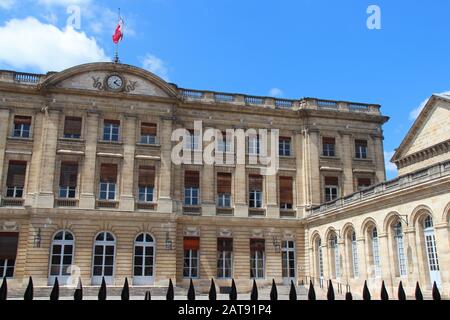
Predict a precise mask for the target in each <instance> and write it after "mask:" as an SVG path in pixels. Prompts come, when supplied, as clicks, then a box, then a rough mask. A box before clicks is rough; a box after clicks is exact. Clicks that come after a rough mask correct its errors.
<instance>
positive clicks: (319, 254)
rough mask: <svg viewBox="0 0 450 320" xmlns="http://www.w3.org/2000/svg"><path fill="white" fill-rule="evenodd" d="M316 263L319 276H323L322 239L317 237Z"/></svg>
mask: <svg viewBox="0 0 450 320" xmlns="http://www.w3.org/2000/svg"><path fill="white" fill-rule="evenodd" d="M316 246H317V265H318V269H319V277H320V278H323V254H322V240H321V239H320V238H318V239H317V244H316Z"/></svg>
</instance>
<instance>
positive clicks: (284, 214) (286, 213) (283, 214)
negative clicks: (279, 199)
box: [280, 209, 296, 218]
mask: <svg viewBox="0 0 450 320" xmlns="http://www.w3.org/2000/svg"><path fill="white" fill-rule="evenodd" d="M295 217H296V212H295V210H294V209H280V218H295Z"/></svg>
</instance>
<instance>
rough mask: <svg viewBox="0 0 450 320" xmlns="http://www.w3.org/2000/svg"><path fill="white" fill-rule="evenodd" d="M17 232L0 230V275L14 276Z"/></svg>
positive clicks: (3, 276)
mask: <svg viewBox="0 0 450 320" xmlns="http://www.w3.org/2000/svg"><path fill="white" fill-rule="evenodd" d="M18 239H19V233H17V232H0V277H1V278H2V279H3V278H5V277H6V278H12V277H14V268H15V264H16V254H17V246H18Z"/></svg>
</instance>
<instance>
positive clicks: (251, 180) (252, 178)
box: [248, 174, 263, 191]
mask: <svg viewBox="0 0 450 320" xmlns="http://www.w3.org/2000/svg"><path fill="white" fill-rule="evenodd" d="M262 186H263V177H262V176H260V175H258V174H251V175H249V176H248V188H249V190H250V191H262Z"/></svg>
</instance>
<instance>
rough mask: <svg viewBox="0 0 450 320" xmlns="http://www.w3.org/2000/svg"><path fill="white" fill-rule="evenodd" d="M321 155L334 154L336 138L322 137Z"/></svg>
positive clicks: (328, 155) (333, 155)
mask: <svg viewBox="0 0 450 320" xmlns="http://www.w3.org/2000/svg"><path fill="white" fill-rule="evenodd" d="M322 155H323V156H324V157H335V156H336V139H335V138H334V137H323V138H322Z"/></svg>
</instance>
